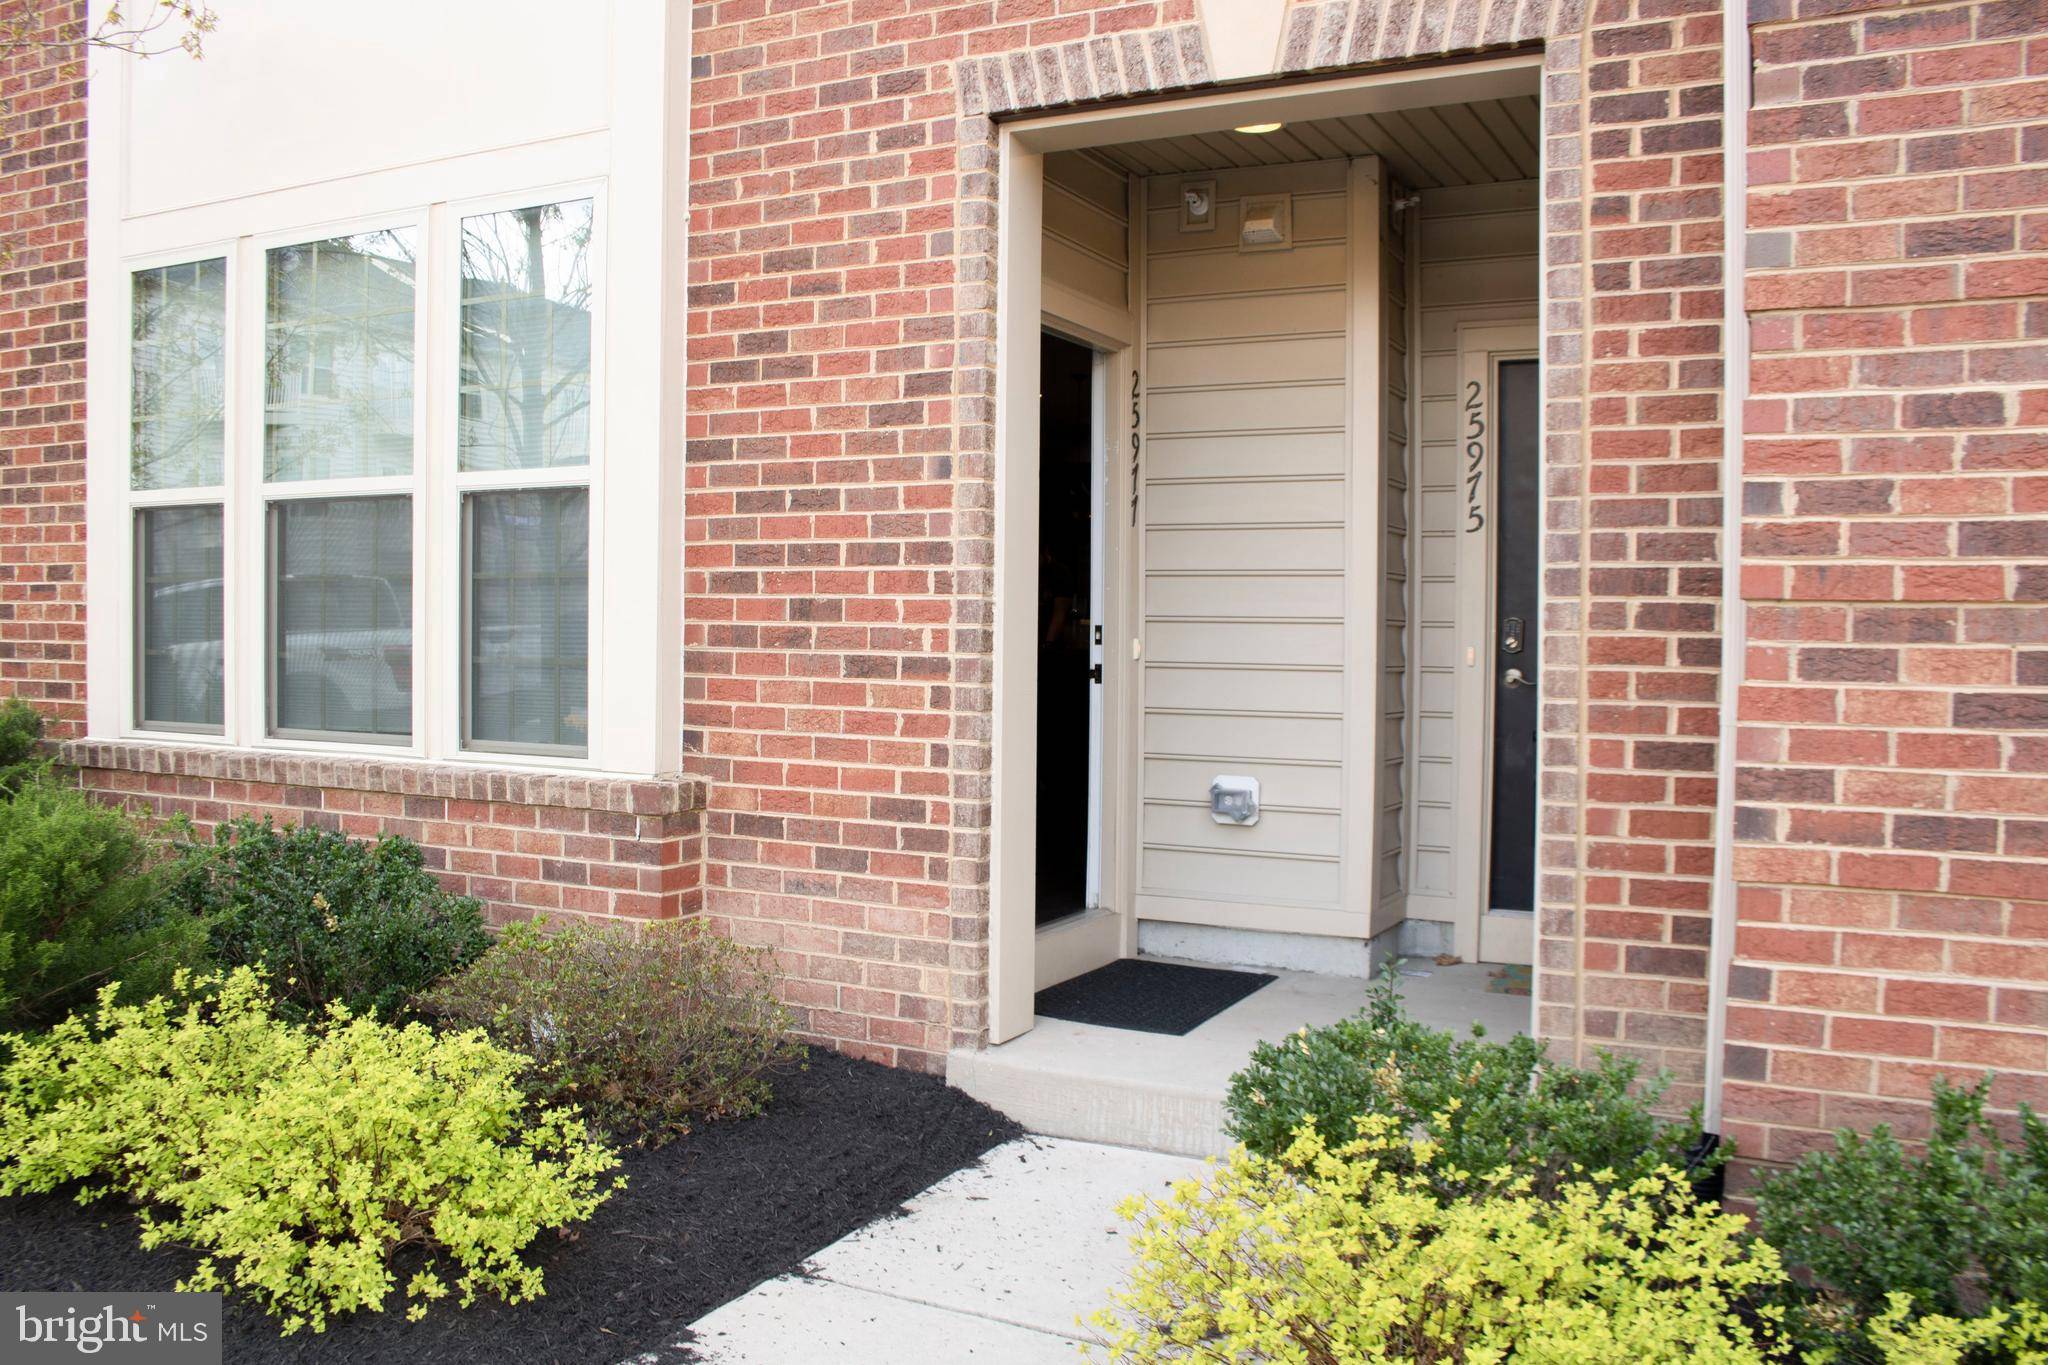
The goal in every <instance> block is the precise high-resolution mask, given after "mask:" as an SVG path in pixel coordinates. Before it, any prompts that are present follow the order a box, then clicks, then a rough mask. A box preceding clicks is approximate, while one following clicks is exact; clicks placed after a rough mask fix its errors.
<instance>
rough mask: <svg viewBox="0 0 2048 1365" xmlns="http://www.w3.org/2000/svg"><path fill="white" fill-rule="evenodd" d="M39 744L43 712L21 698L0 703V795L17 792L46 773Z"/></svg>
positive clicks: (45, 761) (41, 737) (45, 760)
mask: <svg viewBox="0 0 2048 1365" xmlns="http://www.w3.org/2000/svg"><path fill="white" fill-rule="evenodd" d="M42 744H43V713H42V712H40V711H38V710H36V708H35V707H33V706H30V705H29V704H28V703H27V702H25V701H23V700H22V699H21V698H20V697H9V698H8V699H7V700H6V701H4V702H0V793H10V792H16V791H19V790H20V789H21V788H22V787H23V786H24V785H25V784H27V783H28V782H29V781H30V780H32V779H33V778H35V777H36V776H38V775H39V774H41V773H43V772H45V771H47V770H48V768H49V766H50V761H49V759H48V758H47V757H45V756H44V755H43V753H42Z"/></svg>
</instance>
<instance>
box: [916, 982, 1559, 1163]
mask: <svg viewBox="0 0 2048 1365" xmlns="http://www.w3.org/2000/svg"><path fill="white" fill-rule="evenodd" d="M1487 972H1488V969H1487V968H1486V967H1484V966H1483V965H1480V964H1477V963H1461V964H1458V965H1456V966H1450V967H1436V966H1425V967H1422V968H1419V969H1418V971H1417V975H1415V976H1413V977H1407V978H1404V979H1403V980H1402V983H1401V993H1402V995H1403V996H1404V997H1405V998H1406V1000H1407V1002H1408V1009H1409V1012H1410V1013H1411V1014H1412V1015H1414V1017H1415V1018H1417V1019H1419V1020H1421V1021H1422V1022H1423V1023H1426V1024H1430V1025H1433V1026H1435V1027H1438V1028H1449V1029H1454V1030H1456V1031H1457V1032H1460V1033H1462V1032H1464V1031H1465V1029H1467V1028H1468V1027H1470V1026H1471V1025H1472V1024H1473V1023H1474V1022H1475V1021H1476V1022H1484V1023H1485V1024H1486V1025H1487V1028H1488V1032H1490V1033H1492V1034H1493V1035H1494V1036H1496V1037H1501V1036H1506V1035H1510V1034H1515V1033H1521V1032H1525V1031H1527V1028H1528V1020H1529V1006H1530V1002H1529V1000H1528V999H1527V997H1521V998H1517V997H1511V996H1505V995H1495V994H1492V993H1490V992H1489V991H1488V990H1487ZM1274 977H1275V979H1274V980H1273V981H1272V982H1271V983H1270V984H1268V985H1266V986H1264V987H1262V988H1260V989H1259V990H1256V991H1253V992H1252V993H1251V994H1250V995H1248V996H1246V997H1245V998H1244V999H1243V1000H1240V1001H1239V1002H1238V1003H1237V1004H1235V1005H1232V1006H1231V1007H1230V1008H1229V1009H1227V1010H1224V1011H1223V1012H1222V1013H1221V1014H1218V1015H1217V1016H1216V1017H1215V1018H1213V1019H1210V1020H1208V1021H1207V1022H1205V1023H1203V1024H1202V1025H1200V1026H1199V1027H1197V1028H1196V1029H1194V1030H1193V1031H1192V1032H1190V1033H1188V1034H1186V1035H1183V1036H1179V1037H1175V1036H1171V1035H1167V1034H1159V1033H1138V1032H1134V1031H1132V1030H1129V1029H1113V1028H1100V1027H1097V1026H1096V1025H1093V1024H1076V1023H1071V1022H1069V1021H1067V1020H1064V1019H1045V1018H1041V1019H1039V1021H1038V1023H1037V1025H1036V1026H1035V1027H1034V1028H1032V1029H1031V1030H1030V1032H1028V1033H1025V1034H1023V1035H1022V1036H1021V1037H1017V1038H1013V1039H1011V1040H1010V1041H1009V1042H1007V1043H1003V1044H1001V1045H999V1046H997V1047H991V1048H981V1049H961V1050H958V1051H955V1052H953V1053H951V1054H950V1055H949V1056H948V1057H947V1059H946V1079H947V1081H948V1082H950V1083H951V1084H952V1085H953V1086H955V1087H957V1088H958V1089H960V1090H964V1091H966V1092H967V1093H968V1094H970V1095H972V1096H974V1098H976V1099H978V1100H980V1101H981V1102H982V1103H983V1104H986V1105H989V1106H991V1107H993V1108H996V1109H1000V1110H1001V1111H1002V1112H1003V1113H1005V1114H1008V1115H1009V1116H1010V1117H1011V1118H1013V1119H1015V1120H1017V1122H1019V1123H1021V1124H1023V1125H1024V1126H1025V1127H1026V1128H1028V1129H1030V1130H1031V1131H1032V1132H1034V1133H1044V1134H1046V1135H1047V1136H1050V1137H1062V1138H1074V1139H1077V1140H1079V1141H1082V1142H1101V1143H1108V1144H1110V1145H1112V1146H1117V1147H1137V1148H1141V1149H1143V1150H1146V1151H1153V1152H1167V1153H1171V1154H1173V1155H1175V1156H1194V1157H1202V1156H1216V1155H1220V1154H1221V1153H1223V1152H1224V1151H1225V1150H1226V1149H1227V1147H1228V1145H1229V1144H1228V1143H1227V1141H1226V1140H1225V1138H1224V1136H1223V1096H1224V1092H1225V1091H1226V1090H1227V1089H1228V1087H1229V1084H1230V1077H1231V1074H1232V1073H1233V1072H1235V1071H1237V1070H1238V1069H1239V1068H1240V1067H1242V1066H1243V1065H1244V1063H1245V1059H1246V1058H1247V1057H1249V1056H1250V1055H1251V1051H1252V1048H1253V1047H1254V1046H1256V1045H1257V1044H1258V1043H1260V1042H1261V1041H1265V1040H1270V1039H1275V1038H1280V1037H1284V1036H1285V1035H1287V1034H1290V1033H1292V1032H1294V1031H1295V1030H1296V1029H1298V1028H1301V1027H1302V1026H1303V1025H1308V1026H1310V1027H1317V1026H1320V1025H1323V1024H1328V1023H1333V1022H1335V1021H1336V1020H1338V1019H1342V1018H1344V1017H1345V1016H1346V1015H1349V1014H1352V1013H1354V1012H1355V1011H1357V1010H1358V1009H1359V1008H1360V1007H1361V1006H1362V1005H1363V1004H1364V1003H1365V991H1366V983H1365V981H1364V980H1363V979H1362V978H1360V977H1350V976H1326V975H1322V974H1320V973H1313V972H1291V971H1276V972H1275V973H1274Z"/></svg>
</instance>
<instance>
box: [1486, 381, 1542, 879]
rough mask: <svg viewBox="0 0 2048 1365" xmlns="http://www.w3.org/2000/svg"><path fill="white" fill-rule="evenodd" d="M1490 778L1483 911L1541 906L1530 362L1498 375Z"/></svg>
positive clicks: (1536, 517) (1536, 522)
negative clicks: (1538, 889)
mask: <svg viewBox="0 0 2048 1365" xmlns="http://www.w3.org/2000/svg"><path fill="white" fill-rule="evenodd" d="M1494 394H1495V406H1494V413H1495V419H1496V423H1497V425H1496V427H1495V459H1496V462H1495V469H1496V471H1497V474H1496V477H1497V478H1498V480H1499V484H1498V488H1497V490H1496V498H1497V499H1498V501H1497V502H1496V504H1495V511H1496V515H1495V517H1494V537H1493V584H1494V591H1493V706H1492V711H1493V744H1492V750H1493V774H1492V783H1491V787H1492V793H1491V809H1490V810H1489V812H1488V819H1487V828H1488V831H1489V834H1490V836H1491V837H1490V839H1489V844H1490V848H1489V856H1488V866H1487V899H1486V906H1487V909H1488V910H1489V911H1490V912H1500V911H1521V912H1527V913H1533V912H1534V911H1535V909H1536V722H1537V716H1536V679H1537V677H1538V672H1537V657H1536V641H1537V636H1538V624H1539V623H1538V621H1537V611H1538V609H1539V607H1540V600H1539V594H1538V590H1537V587H1538V577H1537V576H1538V574H1539V573H1540V572H1541V564H1540V552H1539V541H1540V538H1541V536H1542V459H1541V451H1540V449H1539V447H1538V444H1537V439H1536V437H1537V422H1538V414H1537V403H1538V390H1537V370H1536V362H1535V361H1534V360H1503V361H1501V362H1500V363H1499V364H1498V366H1497V367H1496V370H1495V380H1494Z"/></svg>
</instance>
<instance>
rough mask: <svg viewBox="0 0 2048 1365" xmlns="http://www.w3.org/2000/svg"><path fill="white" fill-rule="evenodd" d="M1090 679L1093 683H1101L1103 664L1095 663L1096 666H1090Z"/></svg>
mask: <svg viewBox="0 0 2048 1365" xmlns="http://www.w3.org/2000/svg"><path fill="white" fill-rule="evenodd" d="M1088 681H1089V682H1093V683H1099V682H1101V681H1102V665H1101V664H1096V665H1095V666H1094V667H1093V668H1090V669H1089V670H1088Z"/></svg>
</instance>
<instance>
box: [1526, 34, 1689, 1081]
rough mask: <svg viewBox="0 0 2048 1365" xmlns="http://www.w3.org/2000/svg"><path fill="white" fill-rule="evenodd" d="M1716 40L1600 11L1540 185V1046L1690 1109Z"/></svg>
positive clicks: (1560, 112)
mask: <svg viewBox="0 0 2048 1365" xmlns="http://www.w3.org/2000/svg"><path fill="white" fill-rule="evenodd" d="M1720 40H1721V19H1720V6H1719V4H1717V3H1713V0H1634V3H1627V2H1625V0H1604V2H1603V3H1597V4H1596V5H1595V6H1594V7H1593V13H1592V16H1591V20H1590V23H1589V25H1588V31H1587V34H1586V37H1585V38H1584V39H1583V40H1582V41H1583V42H1584V44H1585V48H1586V51H1585V58H1584V60H1585V72H1584V76H1583V78H1582V79H1583V82H1584V94H1583V103H1581V104H1567V103H1566V102H1565V101H1564V99H1563V92H1562V91H1560V90H1559V89H1558V88H1557V87H1556V86H1555V85H1553V88H1552V89H1551V91H1549V92H1548V93H1549V96H1550V98H1551V101H1552V103H1553V107H1552V108H1551V110H1550V111H1549V113H1550V117H1551V118H1552V119H1553V120H1554V121H1555V120H1559V119H1562V118H1566V117H1570V118H1573V119H1582V120H1583V121H1582V123H1580V125H1579V127H1578V130H1577V131H1578V137H1577V142H1578V147H1577V148H1570V147H1568V146H1563V145H1560V142H1561V140H1559V139H1553V141H1552V144H1551V147H1550V149H1549V150H1550V164H1551V167H1552V169H1551V171H1550V175H1551V184H1550V185H1549V186H1547V187H1546V197H1547V199H1548V200H1549V210H1548V211H1549V216H1550V220H1549V222H1548V224H1547V232H1548V236H1547V241H1548V250H1549V258H1548V261H1547V265H1548V269H1549V278H1548V280H1547V286H1548V297H1549V303H1548V313H1547V315H1546V317H1545V325H1546V331H1547V333H1548V345H1549V347H1550V354H1549V355H1548V357H1547V359H1548V360H1549V362H1550V381H1549V382H1550V388H1551V399H1552V402H1551V408H1550V414H1549V418H1550V420H1549V431H1550V441H1551V448H1550V451H1549V453H1548V461H1549V464H1550V470H1549V479H1550V493H1551V499H1550V505H1549V518H1550V520H1549V533H1550V540H1549V545H1550V549H1549V552H1548V554H1547V562H1548V565H1549V567H1548V569H1547V573H1548V581H1547V584H1546V587H1547V591H1548V595H1549V600H1550V612H1551V620H1550V621H1549V623H1548V625H1549V628H1550V630H1551V631H1552V632H1553V637H1552V640H1547V641H1546V649H1547V650H1549V653H1548V654H1547V656H1546V665H1545V669H1544V684H1545V688H1546V692H1545V698H1546V712H1545V718H1544V729H1545V753H1544V757H1545V762H1546V781H1547V782H1548V783H1550V784H1551V790H1549V791H1547V792H1546V794H1545V795H1546V799H1547V804H1546V808H1545V812H1544V825H1543V833H1544V839H1545V844H1544V848H1545V868H1546V874H1545V889H1544V910H1543V916H1544V923H1543V929H1544V936H1543V943H1542V953H1543V958H1542V967H1543V969H1544V970H1543V974H1542V978H1543V981H1544V983H1545V984H1544V986H1543V995H1544V1001H1545V1003H1544V1013H1543V1017H1542V1026H1543V1032H1544V1033H1545V1035H1546V1036H1548V1037H1552V1038H1554V1039H1557V1040H1558V1041H1559V1042H1560V1044H1561V1045H1563V1046H1564V1047H1565V1050H1566V1053H1567V1055H1573V1056H1576V1057H1577V1058H1579V1059H1581V1060H1584V1059H1585V1058H1586V1056H1587V1054H1588V1053H1590V1052H1591V1051H1592V1050H1593V1049H1595V1048H1605V1049H1608V1050H1611V1051H1617V1052H1623V1053H1627V1054H1630V1055H1633V1056H1636V1057H1639V1058H1640V1059H1642V1060H1643V1061H1644V1062H1645V1063H1646V1064H1647V1065H1648V1066H1651V1067H1662V1068H1668V1069H1669V1070H1670V1071H1671V1072H1673V1074H1674V1075H1675V1077H1676V1078H1677V1082H1678V1084H1677V1085H1676V1086H1675V1087H1674V1088H1673V1091H1672V1093H1671V1097H1670V1098H1671V1101H1672V1102H1673V1103H1674V1104H1676V1105H1681V1106H1682V1105H1685V1104H1689V1103H1691V1102H1692V1101H1694V1100H1696V1099H1698V1098H1699V1097H1700V1095H1701V1094H1702V1089H1701V1083H1702V1079H1703V1075H1704V1069H1705V1052H1704V1048H1705V1042H1706V1014H1707V985H1706V976H1707V945H1708V931H1709V927H1710V925H1709V919H1708V914H1707V910H1708V904H1707V902H1708V889H1709V881H1710V877H1711V874H1712V864H1713V842H1712V841H1713V832H1712V814H1713V807H1714V791H1715V783H1714V755H1715V742H1714V735H1715V727H1716V725H1717V718H1718V711H1717V709H1716V698H1717V689H1718V679H1719V666H1720V642H1719V639H1718V635H1719V622H1718V619H1717V618H1718V597H1719V594H1720V591H1721V573H1720V563H1719V560H1720V547H1719V540H1720V537H1719V534H1718V523H1719V518H1720V498H1719V493H1720V486H1721V485H1720V445H1721V382H1722V361H1721V354H1722V352H1721V326H1720V317H1721V309H1722V293H1721V287H1722V279H1721V265H1722V258H1721V255H1720V252H1721V246H1722V238H1721V188H1720V183H1721V170H1722V167H1721V145H1722V142H1721V70H1720ZM1556 45H1557V40H1553V51H1555V49H1556ZM1553 80H1555V78H1553ZM1566 156H1576V157H1579V158H1582V160H1578V161H1567V160H1565V159H1564V158H1565V157H1566ZM1581 178H1583V183H1581ZM1574 325H1582V326H1583V327H1584V328H1585V331H1584V333H1583V334H1577V333H1575V332H1574V331H1573V330H1572V328H1573V327H1574ZM1567 361H1576V362H1578V367H1577V368H1576V369H1568V368H1566V367H1565V362H1567ZM1553 641H1554V642H1553ZM1567 651H1569V652H1567ZM1574 874H1575V875H1574ZM1574 977H1575V979H1574ZM1574 984H1576V987H1577V991H1578V999H1577V1005H1578V1009H1577V1017H1576V1018H1575V1019H1574V1018H1573V1017H1571V1015H1570V1013H1568V1012H1567V1011H1565V1010H1563V1009H1561V1008H1560V1007H1559V997H1560V993H1561V992H1562V991H1563V990H1568V989H1570V988H1571V987H1572V986H1573V985H1574Z"/></svg>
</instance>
